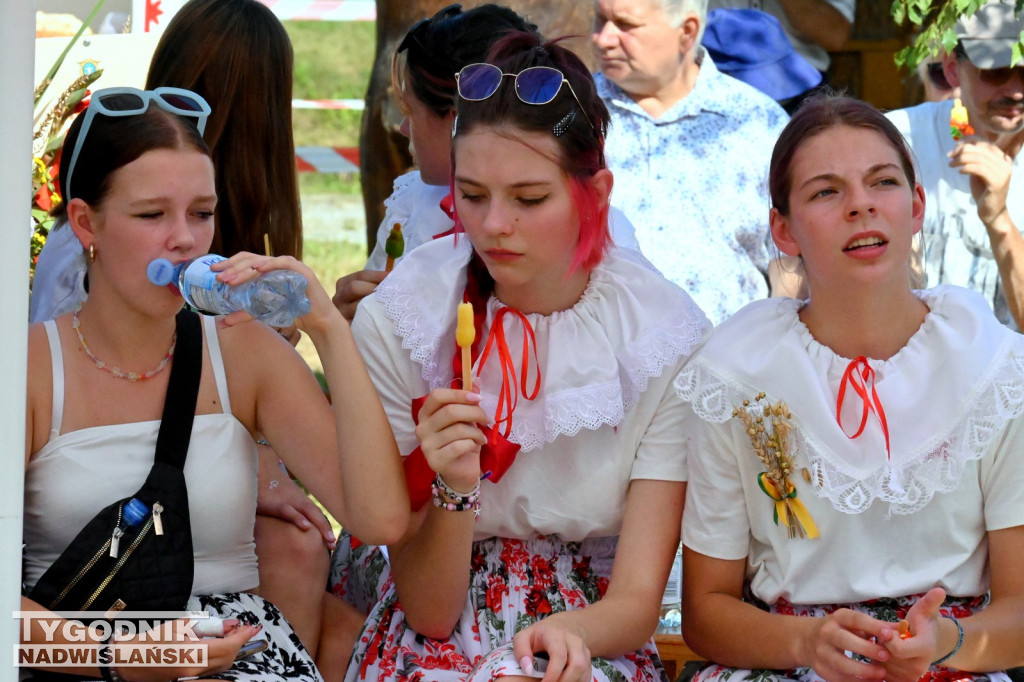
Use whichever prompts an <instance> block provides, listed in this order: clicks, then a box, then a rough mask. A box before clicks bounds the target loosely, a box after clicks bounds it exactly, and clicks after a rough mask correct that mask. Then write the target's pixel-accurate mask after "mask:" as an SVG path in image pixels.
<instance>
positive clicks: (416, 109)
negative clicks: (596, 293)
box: [334, 4, 639, 319]
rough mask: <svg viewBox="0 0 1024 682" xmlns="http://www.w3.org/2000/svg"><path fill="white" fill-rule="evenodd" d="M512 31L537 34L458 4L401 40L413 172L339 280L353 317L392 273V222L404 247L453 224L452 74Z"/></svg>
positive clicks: (398, 70) (514, 17)
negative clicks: (361, 265)
mask: <svg viewBox="0 0 1024 682" xmlns="http://www.w3.org/2000/svg"><path fill="white" fill-rule="evenodd" d="M510 31H519V32H528V33H532V34H534V35H537V27H536V26H534V25H533V24H531V23H529V22H528V21H526V20H525V19H523V18H522V17H520V16H519V15H518V14H516V13H515V12H513V11H512V10H510V9H508V8H507V7H502V6H500V5H494V4H486V5H480V6H479V7H474V8H472V9H469V10H466V11H465V12H463V11H462V9H461V6H460V5H450V6H448V7H445V8H444V9H442V10H440V11H439V12H437V13H436V14H435V15H434V16H433V17H432V18H430V19H423V20H421V21H419V22H417V23H416V25H415V26H413V27H412V28H411V29H409V32H408V33H406V35H405V38H403V40H402V42H401V43H400V44H399V45H398V49H397V50H396V52H395V56H394V59H393V61H392V68H391V72H392V87H393V89H394V91H395V94H396V98H397V100H398V105H399V107H401V109H402V113H403V114H404V115H405V118H403V119H402V124H401V126H400V128H399V130H400V131H401V132H402V134H403V135H405V136H406V137H408V138H409V150H410V152H411V154H412V157H413V161H415V163H416V170H414V171H410V172H409V173H406V174H404V175H402V176H400V177H398V178H397V179H396V180H395V184H394V191H393V192H392V194H391V196H390V197H388V198H387V199H386V200H385V202H384V206H385V214H384V220H383V221H382V222H381V224H380V227H379V228H378V229H377V243H376V245H375V246H374V248H373V252H372V253H371V254H370V258H369V260H368V261H367V262H366V267H365V269H363V270H361V271H359V272H355V273H352V274H350V275H346V276H345V277H342V278H341V279H339V280H338V283H337V287H336V293H335V296H334V302H335V304H336V305H337V306H338V308H339V309H340V310H341V311H342V314H344V315H345V317H347V318H348V319H352V316H354V315H355V310H356V306H357V305H358V304H359V301H360V300H362V299H363V297H365V296H366V295H368V294H369V293H370V292H371V291H373V289H374V287H376V286H377V285H378V284H379V283H380V282H381V281H382V280H383V279H384V277H385V276H386V274H387V273H386V272H385V266H386V263H387V254H386V252H385V246H386V243H387V238H388V235H389V234H390V232H391V230H392V228H393V227H394V226H395V224H399V225H400V226H401V229H402V236H403V239H404V244H405V253H408V252H409V251H411V250H412V249H414V248H416V247H417V246H420V245H421V244H425V243H427V242H429V241H431V240H432V239H434V238H435V237H438V236H440V235H444V234H449V233H451V231H452V229H453V228H454V226H455V223H454V220H453V217H452V215H453V214H452V199H451V195H450V192H451V190H450V184H449V183H450V182H451V168H452V165H451V139H452V134H451V131H452V121H454V120H455V105H456V100H457V99H458V97H457V93H456V82H455V74H456V73H458V71H459V69H461V68H462V67H464V66H466V65H467V64H473V63H475V62H480V61H483V60H484V59H485V57H486V55H487V51H488V50H489V49H490V47H491V46H492V45H493V44H494V43H495V42H496V41H497V40H498V39H500V38H501V37H502V36H504V35H506V34H508V33H509V32H510ZM612 211H613V214H612V218H613V219H612V223H611V229H612V238H613V240H614V241H615V242H616V243H617V244H619V245H620V246H626V247H629V248H639V245H638V244H637V243H636V239H635V237H634V236H633V227H632V225H630V224H629V221H628V220H626V218H625V216H623V215H622V214H621V213H620V212H618V211H616V210H615V209H612Z"/></svg>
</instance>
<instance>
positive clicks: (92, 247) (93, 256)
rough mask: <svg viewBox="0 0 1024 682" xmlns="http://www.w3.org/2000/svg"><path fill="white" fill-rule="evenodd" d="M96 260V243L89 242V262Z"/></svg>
mask: <svg viewBox="0 0 1024 682" xmlns="http://www.w3.org/2000/svg"><path fill="white" fill-rule="evenodd" d="M95 261H96V245H95V244H89V262H90V263H93V262H95Z"/></svg>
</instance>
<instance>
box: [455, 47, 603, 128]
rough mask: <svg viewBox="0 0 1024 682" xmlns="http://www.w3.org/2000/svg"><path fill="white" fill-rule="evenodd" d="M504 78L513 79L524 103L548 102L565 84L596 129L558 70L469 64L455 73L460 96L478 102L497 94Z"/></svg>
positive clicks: (591, 125)
mask: <svg viewBox="0 0 1024 682" xmlns="http://www.w3.org/2000/svg"><path fill="white" fill-rule="evenodd" d="M505 78H514V79H515V86H516V97H518V98H519V101H521V102H523V103H524V104H536V105H543V104H550V103H551V102H552V101H553V100H554V99H555V96H556V95H558V92H559V90H561V89H562V83H565V84H566V85H567V86H568V87H569V92H570V93H572V98H573V99H574V100H576V106H578V107H579V109H580V112H581V113H582V114H583V118H585V119H587V123H590V127H591V128H593V129H594V130H597V129H596V128H594V124H593V123H592V122H591V121H590V117H589V116H587V112H586V111H584V109H583V105H582V104H581V103H580V98H579V97H577V96H576V91H575V90H573V89H572V83H570V82H569V80H568V79H567V78H566V77H565V76H564V75H563V74H562V72H561V71H559V70H558V69H555V68H552V67H550V66H531V67H530V68H528V69H524V70H522V71H520V72H519V73H504V72H503V71H502V70H501V69H499V68H498V67H497V66H494V65H493V64H470V65H469V66H465V67H463V68H462V70H461V71H459V72H458V73H457V74H455V82H456V83H457V84H458V88H459V97H461V98H462V99H464V100H468V101H470V102H481V101H483V100H485V99H487V98H488V97H490V96H491V95H493V94H494V93H496V92H497V91H498V88H499V87H500V86H501V82H502V81H503V80H504V79H505ZM563 132H564V130H563Z"/></svg>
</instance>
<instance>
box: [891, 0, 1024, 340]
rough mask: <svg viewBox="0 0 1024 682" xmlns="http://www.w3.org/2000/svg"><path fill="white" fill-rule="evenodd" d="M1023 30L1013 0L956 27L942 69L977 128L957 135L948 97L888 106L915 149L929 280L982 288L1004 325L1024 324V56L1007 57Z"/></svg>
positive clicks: (984, 10)
mask: <svg viewBox="0 0 1024 682" xmlns="http://www.w3.org/2000/svg"><path fill="white" fill-rule="evenodd" d="M1022 29H1024V17H1015V16H1014V8H1013V2H1012V1H1010V2H989V3H988V4H986V5H984V6H982V8H981V9H979V10H978V11H977V12H976V13H975V14H974V15H972V16H969V17H965V18H962V19H961V20H960V21H959V22H957V25H956V34H957V38H958V39H959V42H958V43H957V46H956V48H955V49H954V50H953V52H952V53H951V54H949V55H947V56H946V57H945V58H944V60H943V70H944V73H945V75H946V78H947V80H949V82H950V84H951V85H953V86H959V87H960V97H961V99H962V100H963V104H964V106H965V107H966V108H967V112H968V120H969V123H970V125H971V127H972V128H973V129H974V134H972V135H967V136H966V137H963V138H962V139H960V140H959V141H958V140H954V139H953V138H952V136H951V134H950V111H951V110H952V108H953V105H954V103H953V102H951V101H948V100H947V101H944V102H926V103H924V104H920V105H918V106H916V107H910V108H909V109H900V110H897V111H892V112H889V114H888V116H889V118H890V120H892V122H893V123H895V124H896V126H897V127H898V128H899V129H900V130H901V132H902V133H903V135H904V136H905V137H906V138H907V141H908V142H909V143H910V146H911V147H912V148H913V150H914V153H915V155H916V156H917V161H918V175H919V178H920V182H921V184H922V185H923V186H924V189H925V199H926V201H925V222H924V228H923V230H922V236H923V240H924V243H923V249H924V266H925V274H926V276H927V278H928V286H934V285H936V284H956V285H959V286H963V287H967V288H969V289H974V290H975V291H978V292H980V293H982V294H983V295H984V296H985V298H986V299H987V300H988V302H989V304H990V305H991V306H992V309H993V310H994V312H995V314H996V317H998V318H999V320H1000V321H1001V322H1003V324H1005V325H1007V326H1009V327H1011V328H1013V329H1017V330H1020V329H1021V328H1022V327H1024V238H1022V236H1021V233H1020V229H1019V228H1020V227H1024V154H1022V153H1021V146H1022V144H1024V63H1017V64H1016V65H1015V66H1013V65H1012V50H1013V45H1014V44H1015V43H1016V42H1017V41H1018V40H1019V36H1020V34H1021V31H1022Z"/></svg>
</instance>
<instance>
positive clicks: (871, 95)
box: [829, 0, 921, 110]
mask: <svg viewBox="0 0 1024 682" xmlns="http://www.w3.org/2000/svg"><path fill="white" fill-rule="evenodd" d="M891 6H892V2H891V0H858V2H857V15H856V18H855V21H854V25H853V31H852V34H851V36H850V39H849V40H848V41H846V44H845V45H844V46H843V49H842V50H840V51H839V52H833V53H831V56H832V67H831V69H830V73H829V75H830V81H831V84H832V85H833V87H836V88H845V89H846V91H847V92H848V93H849V94H851V95H853V96H854V97H858V98H860V99H863V100H864V101H866V102H870V103H871V104H874V105H875V106H876V107H878V108H879V109H886V110H888V109H900V108H902V107H905V106H910V105H912V104H917V103H918V102H919V101H920V99H921V85H920V83H918V81H917V77H916V76H915V75H914V74H913V73H909V72H907V71H905V70H900V69H898V68H897V67H896V63H895V62H894V61H893V57H894V56H895V55H896V53H897V52H899V51H900V50H901V49H903V47H904V46H906V45H907V44H909V41H910V38H911V35H910V33H909V31H908V30H907V29H906V28H905V27H902V26H897V25H896V23H895V22H894V21H893V19H892V14H891V11H890V10H891Z"/></svg>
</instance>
